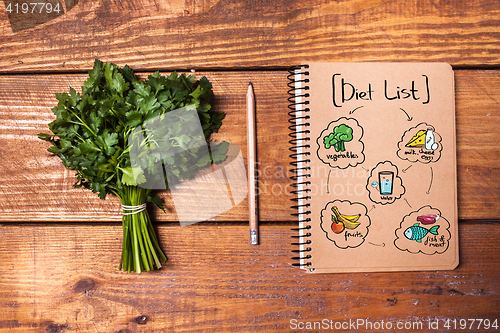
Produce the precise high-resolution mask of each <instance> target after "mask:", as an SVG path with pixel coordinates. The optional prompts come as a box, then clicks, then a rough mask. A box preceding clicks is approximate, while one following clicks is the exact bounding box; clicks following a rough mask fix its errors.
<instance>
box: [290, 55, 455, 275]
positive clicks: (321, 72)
mask: <svg viewBox="0 0 500 333" xmlns="http://www.w3.org/2000/svg"><path fill="white" fill-rule="evenodd" d="M288 78H289V80H290V82H289V87H290V90H289V94H290V98H289V101H290V103H291V104H290V106H289V108H290V109H291V110H290V112H289V114H290V117H291V119H290V123H291V124H292V125H291V126H290V131H291V133H290V136H291V137H292V139H291V140H290V143H291V144H292V147H291V150H292V152H293V153H292V154H291V155H290V156H291V158H292V162H291V164H292V166H293V168H292V170H291V171H292V172H293V176H292V179H293V180H294V181H295V182H294V183H293V184H292V185H293V189H294V190H293V191H292V194H293V195H294V198H293V199H292V200H293V201H294V205H293V207H294V208H295V209H297V213H296V214H295V215H297V216H298V220H299V227H298V228H296V229H295V230H296V232H297V234H296V235H295V236H294V238H295V239H296V241H294V242H293V244H294V245H297V246H298V247H296V248H295V249H294V250H293V252H295V256H294V257H293V259H294V260H295V261H296V264H295V265H297V266H300V267H301V268H304V269H306V271H307V272H309V273H335V272H383V271H421V270H451V269H454V268H455V267H456V266H457V265H458V262H459V257H458V219H457V190H456V188H457V181H456V179H457V176H456V135H455V97H454V75H453V70H452V68H451V67H450V65H448V64H445V63H369V62H367V63H309V64H303V65H300V66H294V67H292V68H290V75H289V76H288Z"/></svg>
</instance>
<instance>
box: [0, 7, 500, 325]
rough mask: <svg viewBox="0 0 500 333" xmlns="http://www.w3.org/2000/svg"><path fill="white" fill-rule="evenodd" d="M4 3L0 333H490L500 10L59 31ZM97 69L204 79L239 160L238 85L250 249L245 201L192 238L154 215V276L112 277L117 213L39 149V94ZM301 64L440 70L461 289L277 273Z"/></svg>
mask: <svg viewBox="0 0 500 333" xmlns="http://www.w3.org/2000/svg"><path fill="white" fill-rule="evenodd" d="M9 3H11V5H12V3H13V4H15V3H16V1H4V2H3V4H0V32H1V35H0V43H1V51H0V147H1V148H0V157H1V164H0V331H1V332H23V333H25V332H63V331H68V332H121V333H124V332H229V331H249V332H254V331H266V332H267V331H273V332H274V331H281V332H290V331H297V330H299V331H300V328H302V327H305V328H307V327H308V326H312V327H313V328H314V322H321V323H322V326H321V327H320V329H310V330H307V331H318V330H323V331H334V330H335V329H334V328H335V325H337V328H341V329H344V331H353V332H362V331H369V328H370V326H368V322H371V323H372V325H373V326H372V327H373V330H377V327H378V328H379V329H378V331H385V332H389V331H401V330H397V329H396V328H398V327H401V326H402V325H406V328H409V326H408V325H417V326H413V328H415V330H413V331H418V332H430V331H432V332H434V331H436V332H448V331H460V332H477V331H482V330H483V328H485V326H484V322H483V324H482V326H481V325H480V322H479V321H477V319H484V320H486V319H488V320H489V321H490V322H491V324H493V323H494V322H497V325H500V322H498V321H500V279H499V275H500V254H499V253H500V242H499V239H500V226H499V221H500V167H499V164H498V162H499V161H500V148H499V142H500V140H499V134H498V133H499V129H500V111H499V105H500V3H499V2H498V0H482V1H467V0H456V1H445V0H422V1H402V0H394V1H384V0H362V1H360V0H344V1H319V0H312V1H292V0H282V1H269V0H264V1H242V0H212V1H171V2H161V1H151V0H132V1H124V0H116V1H109V0H100V1H77V0H66V1H65V2H64V3H60V8H61V12H60V13H59V16H57V15H52V16H51V15H45V16H44V15H42V14H37V13H36V12H34V13H33V14H29V16H26V15H28V14H16V15H14V14H12V13H11V15H10V16H9V15H8V14H9V13H8V12H7V11H6V8H7V6H8V4H9ZM50 3H51V4H53V6H54V8H55V6H56V5H57V3H58V1H57V0H52V1H50ZM18 6H19V7H18V8H19V10H21V9H22V2H21V1H19V3H18ZM10 8H11V10H12V8H13V7H10ZM40 8H41V7H37V9H36V10H41V9H40ZM14 9H15V8H14ZM30 10H32V9H31V7H30ZM23 15H25V16H23ZM95 58H99V59H101V60H103V61H111V62H114V63H117V64H119V65H121V66H123V65H125V64H128V65H129V66H131V67H132V68H133V69H134V70H135V71H137V72H139V73H141V77H145V76H147V75H148V74H149V73H151V72H153V71H155V70H160V71H162V72H171V71H173V70H179V71H190V70H195V71H196V74H197V75H200V76H201V75H206V76H207V77H208V78H209V79H210V80H211V81H212V82H213V86H214V91H215V94H216V100H215V102H214V105H213V107H214V109H216V110H218V111H224V112H226V114H227V116H226V119H225V121H224V124H223V126H222V128H221V130H220V132H219V133H218V134H217V135H216V139H218V140H226V141H229V142H232V143H235V144H237V145H239V146H240V147H241V149H242V151H243V153H245V152H246V137H245V92H246V88H247V85H248V82H249V81H252V82H253V84H254V87H255V95H256V100H257V101H256V103H257V110H258V113H257V144H258V160H259V161H260V163H259V172H260V176H261V177H260V182H259V186H260V191H261V192H260V196H259V205H260V211H259V219H260V224H261V226H260V232H261V244H260V245H259V246H252V245H250V244H249V236H248V233H249V231H248V215H247V209H248V206H247V202H246V201H244V202H242V203H241V204H240V205H238V206H237V207H235V208H234V209H232V210H230V211H228V212H226V213H224V214H221V215H219V216H217V217H216V218H215V219H214V221H210V222H205V223H200V224H196V225H192V226H188V227H180V226H179V224H178V223H176V222H175V221H176V220H175V219H176V215H175V214H173V213H166V214H164V213H162V212H161V211H159V210H154V209H152V208H151V210H150V213H151V216H152V218H153V220H154V221H156V222H157V223H156V228H157V232H158V235H159V238H160V239H161V245H162V247H163V248H164V250H165V252H166V254H167V256H168V257H169V261H168V263H167V264H166V265H165V266H164V267H163V268H162V269H161V270H160V271H156V272H149V273H143V274H141V275H137V274H135V273H131V274H127V273H124V272H120V271H119V270H118V263H119V259H120V253H121V236H122V231H121V223H120V221H121V212H120V208H119V201H118V200H116V199H113V198H110V199H107V200H106V201H101V200H99V199H98V198H97V197H96V196H95V195H94V194H92V193H90V192H88V191H84V190H80V189H75V188H73V187H72V184H73V182H74V176H73V173H72V172H70V171H67V170H65V169H64V168H63V166H62V165H61V163H60V162H59V160H57V159H56V158H53V157H50V156H49V155H48V153H47V152H46V148H47V145H46V143H44V142H42V141H40V140H38V139H37V138H36V135H37V133H39V132H42V131H47V130H48V129H47V123H48V122H49V121H51V120H52V119H53V115H52V113H51V111H50V108H51V107H53V106H54V105H55V104H56V100H55V97H54V93H55V92H61V91H67V90H68V87H69V86H73V87H79V86H81V85H82V83H83V81H84V80H85V77H86V75H87V74H86V73H87V70H89V69H90V68H91V67H92V64H93V61H94V59H95ZM302 61H444V62H448V63H450V64H452V66H453V68H454V70H455V73H456V113H457V117H456V123H457V145H458V151H457V156H458V199H459V219H460V221H459V226H460V227H459V231H460V265H459V267H458V268H457V269H455V270H453V271H433V272H405V273H373V274H325V275H309V274H305V273H304V272H303V271H301V270H300V269H298V268H296V267H292V266H291V265H290V261H291V260H290V257H291V256H292V254H291V252H290V251H291V250H292V249H293V247H292V246H291V244H290V243H291V236H292V235H294V232H293V231H291V228H293V227H295V226H296V222H294V218H293V217H292V216H291V215H290V214H291V213H293V210H292V209H291V208H290V204H289V202H290V201H289V199H290V198H291V196H290V195H289V194H288V193H287V192H286V191H284V189H285V188H286V186H287V185H288V184H290V183H291V180H290V179H289V178H288V176H289V173H288V170H289V165H288V163H289V161H290V160H289V158H288V155H289V151H288V147H289V144H288V136H287V134H288V129H287V127H288V123H287V117H288V115H287V111H288V110H287V105H288V102H287V86H286V83H287V79H286V74H287V72H286V69H287V67H288V66H290V65H294V64H297V63H300V62H302ZM161 196H162V198H163V199H165V202H166V204H167V205H171V204H172V199H171V197H170V195H169V194H168V193H162V194H161ZM474 319H476V321H474V322H473V320H474ZM461 320H462V322H461ZM447 321H448V323H449V325H450V327H448V328H447V327H446V326H445V323H446V322H447ZM325 322H326V323H328V324H327V327H328V328H327V327H325ZM388 322H390V323H392V327H393V329H387V327H386V326H383V325H384V323H385V324H387V323H388ZM464 322H466V323H467V326H466V329H464V330H460V328H461V327H463V326H461V324H463V323H464ZM353 323H356V324H361V326H359V325H358V326H354V325H353ZM363 323H364V326H363ZM397 323H401V325H399V326H397ZM419 323H422V325H423V326H418V325H419ZM429 323H430V324H431V326H430V327H429ZM348 324H349V325H348ZM316 325H317V324H316ZM377 325H378V326H377ZM436 325H437V326H436ZM471 325H472V327H471ZM455 326H456V328H457V329H456V330H455V329H454V328H455ZM316 328H318V327H317V326H316ZM330 328H333V329H330ZM434 328H437V329H434ZM478 328H479V329H478ZM485 331H498V329H496V330H495V329H493V328H492V327H490V329H489V330H485Z"/></svg>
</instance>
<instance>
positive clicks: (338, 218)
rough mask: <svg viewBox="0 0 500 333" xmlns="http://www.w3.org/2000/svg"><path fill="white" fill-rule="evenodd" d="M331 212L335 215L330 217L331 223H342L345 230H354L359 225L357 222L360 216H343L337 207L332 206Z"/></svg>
mask: <svg viewBox="0 0 500 333" xmlns="http://www.w3.org/2000/svg"><path fill="white" fill-rule="evenodd" d="M332 211H333V213H334V214H335V216H333V215H332V221H334V222H337V223H338V222H340V223H342V224H343V225H344V226H345V228H346V229H356V228H357V227H358V226H359V225H360V223H359V222H357V221H358V220H359V218H360V217H361V214H357V215H344V214H342V213H341V212H340V211H339V209H338V208H337V206H333V207H332Z"/></svg>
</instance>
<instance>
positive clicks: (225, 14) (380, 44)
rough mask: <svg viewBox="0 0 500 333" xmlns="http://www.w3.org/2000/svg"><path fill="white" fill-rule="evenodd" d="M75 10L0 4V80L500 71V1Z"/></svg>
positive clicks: (144, 3)
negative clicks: (379, 69)
mask: <svg viewBox="0 0 500 333" xmlns="http://www.w3.org/2000/svg"><path fill="white" fill-rule="evenodd" d="M51 2H54V1H51ZM70 2H73V3H75V2H76V5H75V6H74V7H73V6H68V5H66V7H68V8H66V12H65V14H64V15H60V16H57V15H53V16H48V17H46V18H38V17H34V16H33V15H27V14H24V15H23V14H17V15H10V16H9V15H7V13H6V10H5V7H4V6H5V5H6V4H7V3H5V4H0V9H1V10H0V15H1V18H2V20H0V21H1V22H2V23H1V24H0V32H1V33H0V35H1V37H0V43H1V44H2V52H1V53H0V71H2V72H12V71H24V72H35V71H36V72H41V71H51V72H53V71H58V72H64V71H68V70H69V71H72V70H83V69H89V68H91V67H92V63H93V61H94V58H100V59H102V60H105V61H106V60H109V61H113V62H116V63H120V64H122V65H123V64H125V63H128V64H129V65H132V66H134V67H135V68H141V69H143V70H150V69H157V68H161V69H164V70H173V69H191V68H196V69H201V68H205V69H206V68H213V69H214V68H217V69H221V68H228V67H230V68H244V67H248V66H282V67H283V66H290V65H293V64H296V63H300V62H302V61H332V60H335V61H366V60H378V61H381V60H385V61H388V60H390V61H403V60H412V61H416V60H422V61H429V60H432V61H445V62H449V63H451V64H453V65H464V66H469V65H498V64H499V63H500V58H499V53H498V48H499V46H500V29H499V26H500V4H499V2H498V1H497V0H483V1H480V2H477V1H472V2H471V1H468V0H457V1H432V0H424V1H414V2H408V1H404V0H397V1H383V0H370V1H364V0H346V1H341V2H338V1H322V0H314V1H308V2H300V1H293V0H286V1H280V2H279V3H277V2H276V1H271V0H263V1H257V2H255V1H253V2H248V1H243V0H213V1H188V2H158V1H153V0H132V1H129V0H114V1H111V0H104V1H98V2H95V1H70ZM68 9H69V10H68ZM39 15H40V16H41V15H42V14H39ZM9 19H10V20H11V21H12V22H11V23H10V24H9ZM43 22H45V23H43ZM37 23H39V24H38V25H37Z"/></svg>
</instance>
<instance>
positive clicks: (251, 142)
mask: <svg viewBox="0 0 500 333" xmlns="http://www.w3.org/2000/svg"><path fill="white" fill-rule="evenodd" d="M247 141H248V151H247V161H248V201H249V205H248V206H249V209H250V215H249V221H250V244H252V245H257V244H259V229H258V220H257V198H256V194H257V193H256V179H255V165H256V144H255V95H254V92H253V86H252V82H250V83H248V90H247Z"/></svg>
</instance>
